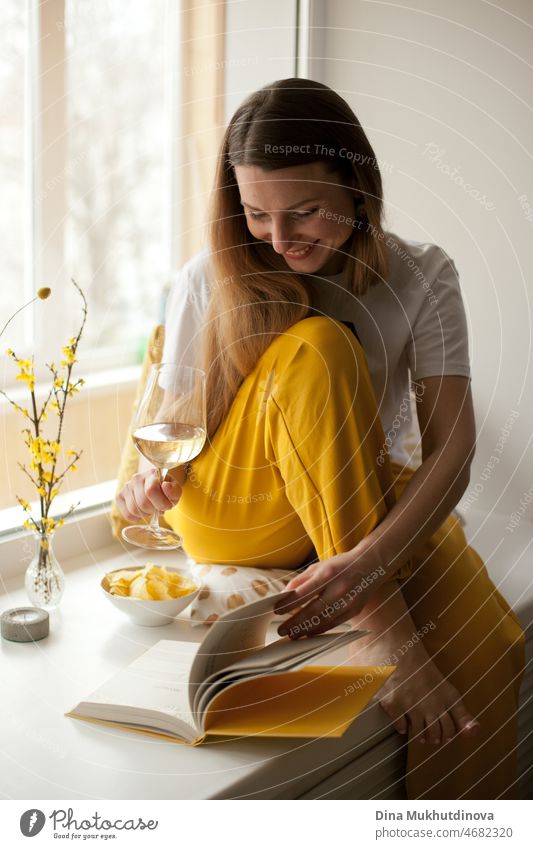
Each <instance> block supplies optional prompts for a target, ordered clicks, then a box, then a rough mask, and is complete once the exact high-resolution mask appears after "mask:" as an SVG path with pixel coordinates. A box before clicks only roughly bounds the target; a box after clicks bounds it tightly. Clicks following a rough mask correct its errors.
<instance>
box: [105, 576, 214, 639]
mask: <svg viewBox="0 0 533 849" xmlns="http://www.w3.org/2000/svg"><path fill="white" fill-rule="evenodd" d="M141 568H142V566H132V567H131V568H127V569H114V570H113V571H115V572H122V571H127V572H138V571H139V569H141ZM165 568H166V570H167V572H177V573H178V575H182V576H183V577H184V578H188V579H189V580H191V581H192V580H194V578H191V576H190V575H189V574H188V572H186V571H185V570H183V569H174V568H173V567H172V566H167V567H165ZM108 574H112V572H111V573H108ZM195 583H196V581H195ZM107 587H108V582H107V575H105V576H104V577H103V578H102V580H101V581H100V588H101V590H102V592H103V593H104V595H105V596H106V598H108V599H109V601H110V602H111V604H114V605H115V607H117V608H118V609H119V610H121V611H122V613H125V614H126V616H129V618H130V619H131V621H132V622H134V623H135V624H136V625H148V626H149V627H155V626H157V625H168V624H169V623H170V622H173V621H174V618H175V617H176V616H177V615H178V613H181V612H182V611H183V610H185V608H186V607H188V606H189V604H190V603H191V602H192V601H194V599H195V598H196V596H197V595H198V593H199V592H200V589H201V587H200V586H198V585H197V587H196V589H195V590H194V591H193V592H191V593H188V594H187V595H182V596H180V597H179V598H171V599H168V601H155V600H154V599H142V598H130V597H129V596H122V595H113V594H112V593H110V592H109V590H108V588H107Z"/></svg>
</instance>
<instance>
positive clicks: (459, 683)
mask: <svg viewBox="0 0 533 849" xmlns="http://www.w3.org/2000/svg"><path fill="white" fill-rule="evenodd" d="M382 210H383V197H382V183H381V177H380V172H379V167H378V163H377V161H376V159H375V156H374V153H373V151H372V148H371V146H370V144H369V142H368V139H367V138H366V135H365V133H364V131H363V129H362V128H361V126H360V124H359V122H358V120H357V118H356V117H355V115H354V114H353V112H352V110H351V109H350V107H349V106H348V105H347V103H346V102H345V101H344V100H343V99H342V98H341V97H340V96H339V95H337V94H336V93H335V92H333V91H332V90H331V89H329V88H328V87H327V86H323V85H321V84H319V83H316V82H312V81H310V80H302V79H290V80H281V81H278V82H276V83H274V84H273V85H271V86H268V87H265V88H263V89H261V90H260V91H258V92H256V93H254V94H253V95H251V96H250V97H249V98H248V99H247V100H246V101H245V102H244V103H243V104H242V106H241V107H240V108H239V109H238V110H237V112H236V113H235V115H234V117H233V118H232V120H231V122H230V124H229V126H228V128H227V131H226V134H225V137H224V140H223V144H222V150H221V154H220V158H219V163H218V169H217V175H216V180H215V188H214V193H213V208H212V215H211V230H210V239H209V246H208V249H207V250H205V251H203V252H202V253H201V254H199V255H198V256H196V257H195V258H194V259H193V260H191V261H190V262H189V263H188V264H187V265H186V266H185V268H184V269H183V272H182V275H181V278H180V281H179V285H177V286H176V287H175V289H174V291H173V293H172V295H171V297H170V299H169V305H168V315H167V331H166V344H165V351H164V359H166V360H171V361H178V362H182V363H183V364H186V365H201V366H203V367H204V368H205V369H206V371H207V373H208V422H209V435H210V440H209V443H208V445H207V446H206V448H205V449H204V451H203V452H202V454H201V455H200V457H199V458H197V459H196V460H195V461H194V462H193V463H192V464H191V467H192V472H193V474H194V479H195V482H197V481H201V483H202V486H201V487H199V486H198V485H195V486H192V485H191V480H192V476H191V478H190V479H188V480H187V481H185V480H184V478H183V477H182V478H181V480H179V481H178V480H175V481H171V480H169V481H167V482H165V483H163V485H162V487H159V485H158V484H157V482H156V480H155V477H154V475H153V474H152V473H151V472H142V473H139V474H138V475H136V476H135V477H134V478H133V479H132V480H131V481H130V482H129V483H128V484H127V485H126V486H125V487H124V489H123V490H122V492H121V493H120V494H119V496H118V503H119V506H120V507H121V509H122V512H123V513H124V516H125V517H126V518H127V519H128V520H135V519H138V518H140V517H143V516H147V515H149V514H150V513H151V512H152V510H153V507H154V506H155V507H157V508H158V509H159V510H168V511H169V512H167V514H166V516H167V519H169V520H170V521H171V523H172V525H173V526H174V527H175V528H176V529H177V530H178V531H179V532H180V533H181V534H182V536H183V538H184V544H185V548H186V550H187V551H188V553H189V554H190V555H191V556H192V557H193V558H195V559H196V560H197V561H199V562H206V563H208V562H216V563H232V564H239V565H241V566H243V567H245V566H246V565H254V566H263V567H266V568H268V567H270V568H273V567H280V566H281V567H286V568H294V569H295V570H296V569H301V568H302V566H304V565H305V564H309V563H310V562H311V561H313V560H318V562H315V563H313V565H310V566H308V567H307V568H305V569H304V570H303V571H300V572H299V573H298V575H297V577H295V578H294V579H293V581H292V582H291V584H290V585H289V586H290V588H291V589H294V592H295V596H294V598H296V599H298V600H299V603H300V604H304V606H303V607H302V609H301V611H300V613H298V614H297V615H295V616H293V617H292V618H291V619H290V620H289V621H287V622H285V623H284V625H283V626H282V628H281V629H280V633H287V634H289V636H291V637H298V636H300V635H302V634H309V633H317V632H319V631H324V630H327V629H329V628H331V627H333V626H334V625H337V624H339V623H340V622H342V621H344V620H346V619H348V618H351V619H352V620H353V621H354V623H355V624H356V625H358V626H364V627H367V628H369V629H371V630H372V632H373V635H372V637H369V638H367V641H366V645H365V646H363V647H362V648H361V649H360V653H361V657H360V658H358V660H360V661H361V662H364V659H365V658H368V659H369V660H370V659H371V660H372V661H373V662H385V663H392V664H395V665H397V670H396V671H395V673H394V675H393V676H391V678H390V679H389V681H388V682H387V684H386V686H385V687H384V688H383V690H382V691H381V692H380V702H381V705H382V707H383V708H384V709H385V711H386V712H387V713H388V714H389V716H390V717H391V720H392V721H393V723H394V725H395V727H396V729H397V730H398V732H399V733H401V734H406V735H408V741H409V742H408V759H407V772H406V783H407V792H408V795H409V797H410V798H426V799H430V798H454V799H455V798H491V799H492V798H512V797H514V796H516V781H517V775H516V745H517V740H516V727H517V706H518V690H519V685H520V679H521V675H522V670H523V665H524V637H523V632H522V629H521V627H520V625H519V623H518V620H517V619H516V617H515V616H514V614H513V613H512V611H511V610H510V609H509V607H508V605H507V604H506V602H505V601H504V599H503V598H502V597H501V595H500V594H499V593H498V592H497V590H496V589H495V587H494V585H493V584H492V583H491V581H490V579H489V577H488V575H487V572H486V569H485V567H484V565H483V563H482V561H481V559H480V557H479V556H478V554H477V553H476V552H475V551H474V550H473V549H472V548H470V547H469V546H468V545H467V543H466V540H465V537H464V534H463V532H462V529H461V525H460V522H459V520H458V519H457V518H456V517H455V516H454V515H451V511H452V510H453V508H454V506H455V505H456V504H457V502H458V501H459V499H460V497H461V495H462V494H463V492H464V491H465V489H466V487H467V485H468V482H469V468H470V463H471V459H472V456H473V453H474V445H475V424H474V416H473V408H472V398H471V391H470V380H469V376H470V369H469V361H468V339H467V330H466V321H465V315H464V309H463V304H462V299H461V293H460V287H459V282H458V278H457V272H456V269H455V266H454V264H453V261H452V260H451V259H450V258H449V257H448V256H447V255H446V253H445V252H444V251H443V250H442V249H440V248H438V247H437V246H436V245H433V244H429V243H427V244H421V243H417V242H408V241H406V240H403V239H400V238H399V237H397V236H395V235H394V234H391V233H388V232H386V231H384V230H383V222H382ZM410 380H411V384H410ZM410 388H411V389H413V388H414V390H415V393H416V400H417V404H416V411H417V418H418V422H419V425H420V432H421V447H422V462H421V464H420V465H419V466H418V468H416V469H414V468H413V467H412V465H413V463H414V461H413V459H412V456H411V454H410V452H409V450H408V447H407V446H408V443H409V436H410V432H411V417H410V409H411V408H410ZM410 464H411V465H410ZM265 493H268V494H269V496H270V497H269V498H268V499H267V498H264V497H263V498H261V497H260V496H261V495H263V496H264V494H265ZM229 495H231V496H232V497H231V498H229V497H225V496H229ZM233 496H236V497H235V498H233ZM174 505H175V506H174ZM170 508H172V509H170ZM292 606H293V607H294V604H293V605H292ZM317 623H319V624H317ZM424 743H425V744H426V745H423V744H424Z"/></svg>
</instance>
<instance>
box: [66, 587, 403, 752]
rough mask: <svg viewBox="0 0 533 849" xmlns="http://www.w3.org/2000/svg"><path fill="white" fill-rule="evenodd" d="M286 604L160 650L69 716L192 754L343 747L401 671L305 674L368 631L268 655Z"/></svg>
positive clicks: (261, 604)
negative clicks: (241, 748) (261, 746)
mask: <svg viewBox="0 0 533 849" xmlns="http://www.w3.org/2000/svg"><path fill="white" fill-rule="evenodd" d="M287 595H288V594H287V593H286V592H283V593H279V594H277V595H273V596H269V597H268V598H263V599H261V600H260V601H256V602H253V603H252V604H248V605H246V606H244V607H239V608H237V609H236V610H232V611H230V612H229V613H227V614H225V615H224V616H222V617H221V618H220V619H219V620H218V621H217V622H214V623H213V625H211V627H210V629H209V631H208V633H207V635H206V636H205V637H204V639H203V641H202V642H201V643H200V646H198V644H197V643H189V642H183V641H177V640H160V641H159V642H158V643H156V645H155V646H153V647H152V648H151V649H148V651H146V652H145V653H144V654H142V655H141V656H140V657H139V658H137V660H135V661H133V663H131V664H130V665H129V666H127V667H126V668H125V669H123V670H122V671H121V672H119V673H117V674H116V675H115V676H113V677H112V678H111V679H110V680H108V681H107V682H106V683H105V684H103V685H102V686H101V687H99V688H98V689H97V690H96V691H95V692H94V693H91V695H90V696H88V697H87V699H85V700H84V701H82V702H80V703H79V704H78V705H76V707H74V708H72V710H70V711H69V712H68V713H67V714H66V716H72V717H75V718H77V719H85V720H88V721H93V722H103V723H110V724H112V725H115V726H119V727H121V728H124V729H126V730H131V731H140V732H143V733H146V734H154V735H157V736H163V737H170V738H171V739H173V740H177V741H181V742H184V743H189V744H198V743H201V742H202V741H203V740H204V739H205V737H206V735H207V734H217V735H225V736H234V735H262V736H267V737H340V736H341V735H342V734H343V733H344V731H345V730H346V728H347V727H348V726H349V725H350V723H351V722H352V721H353V720H354V718H355V717H356V716H357V714H358V713H359V712H360V711H361V710H362V709H363V708H364V707H365V705H366V704H367V703H368V701H369V700H370V699H371V698H372V696H373V695H374V694H375V693H376V692H377V691H378V690H379V689H380V687H381V686H382V685H383V684H384V683H385V681H386V680H387V678H388V677H389V675H391V674H392V672H393V671H394V669H395V668H396V667H394V666H359V667H354V666H339V665H337V666H308V665H307V664H309V663H312V662H314V661H315V660H316V659H317V658H319V657H321V656H322V655H324V654H326V653H328V652H331V651H335V650H337V649H339V648H341V647H342V646H345V645H347V644H348V643H351V642H352V641H354V640H357V639H358V638H359V637H362V636H364V635H365V634H367V633H368V631H356V630H352V631H344V632H337V633H331V632H330V633H329V634H321V635H319V636H316V637H306V638H303V639H300V640H289V639H288V638H286V637H284V638H282V639H278V640H276V641H275V642H272V643H269V644H268V645H266V646H265V638H266V634H267V629H268V625H269V623H270V620H271V619H272V616H273V610H274V606H275V605H276V604H277V602H278V601H280V600H281V599H282V598H285V597H286V596H287ZM302 667H303V668H302Z"/></svg>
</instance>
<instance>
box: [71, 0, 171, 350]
mask: <svg viewBox="0 0 533 849" xmlns="http://www.w3.org/2000/svg"><path fill="white" fill-rule="evenodd" d="M170 14H171V13H170V11H169V4H168V3H166V2H165V0H130V2H128V3H127V4H126V6H125V4H124V2H122V0H99V2H98V3H94V2H93V0H66V2H65V68H66V75H65V82H66V85H65V88H66V116H65V124H66V138H67V144H66V162H65V174H66V179H65V190H66V191H65V205H66V218H65V271H66V276H67V278H70V277H71V276H74V277H77V278H78V279H79V282H80V283H83V282H84V283H85V286H86V288H87V295H88V300H89V310H90V315H91V321H90V322H89V324H88V326H87V333H86V338H85V346H86V347H87V346H90V348H92V349H93V350H94V349H102V348H103V349H104V351H105V350H106V349H107V351H109V349H114V351H115V352H116V354H119V352H121V353H122V357H123V358H124V359H126V360H130V361H131V359H132V357H134V356H135V355H136V354H137V353H138V351H139V349H140V348H141V347H142V341H143V339H144V337H145V335H146V333H147V330H149V328H150V326H151V325H153V324H155V323H156V321H157V320H158V318H159V317H160V315H161V310H162V298H163V292H164V286H165V283H166V282H167V281H168V279H169V277H170V275H171V270H172V269H171V263H172V258H171V253H170V247H171V246H170V240H169V232H170V228H169V226H168V221H169V219H171V217H172V198H171V194H170V187H171V186H172V175H171V172H170V169H171V160H170V157H169V155H168V149H169V147H170V144H171V139H170V138H169V128H170V120H169V114H168V112H169V109H170V106H171V103H172V92H169V91H168V86H169V80H171V78H172V75H171V73H170V71H171V69H170V67H169V66H170V63H171V62H173V61H175V59H176V56H175V55H173V56H170V55H169V53H168V52H167V51H166V49H165V47H166V33H167V31H168V27H169V23H170V22H169V20H168V19H169V16H170ZM176 47H177V49H179V42H178V41H177V40H176ZM122 357H121V358H122Z"/></svg>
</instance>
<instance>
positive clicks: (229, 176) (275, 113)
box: [202, 78, 388, 435]
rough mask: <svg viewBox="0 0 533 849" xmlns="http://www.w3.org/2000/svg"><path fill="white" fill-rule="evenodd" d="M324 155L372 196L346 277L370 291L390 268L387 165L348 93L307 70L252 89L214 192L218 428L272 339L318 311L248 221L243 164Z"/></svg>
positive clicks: (206, 345)
mask: <svg viewBox="0 0 533 849" xmlns="http://www.w3.org/2000/svg"><path fill="white" fill-rule="evenodd" d="M272 151H277V152H272ZM317 161H323V162H325V163H326V165H327V166H328V169H330V170H331V171H332V172H335V173H337V174H340V176H341V179H342V181H343V184H344V185H345V186H346V187H348V188H352V189H353V190H354V193H356V194H357V195H359V196H362V197H363V204H364V205H363V209H362V211H360V213H359V218H358V222H357V223H358V226H357V227H354V232H353V236H352V237H351V240H350V242H349V243H348V244H347V245H343V251H345V252H346V262H345V265H344V269H343V274H344V276H345V281H346V283H347V284H348V286H349V288H350V289H351V291H352V292H353V293H354V294H355V295H362V294H364V292H365V291H366V290H367V289H368V287H369V286H371V285H374V284H375V283H378V282H379V281H381V280H384V279H385V278H386V275H387V271H388V267H387V254H386V249H385V244H384V239H383V229H382V213H383V193H382V192H383V190H382V182H381V175H380V172H379V167H378V163H377V160H376V158H375V155H374V152H373V150H372V147H371V146H370V143H369V141H368V139H367V137H366V135H365V133H364V131H363V129H362V127H361V125H360V123H359V121H358V120H357V118H356V116H355V115H354V113H353V112H352V110H351V108H350V107H349V106H348V104H347V103H346V101H345V100H343V98H342V97H340V95H338V94H337V93H336V92H335V91H333V89H331V88H329V87H328V86H326V85H323V84H322V83H318V82H314V81H313V80H306V79H299V78H295V79H286V80H278V81H277V82H275V83H272V84H271V85H268V86H265V87H264V88H261V89H259V91H256V92H255V93H254V94H252V95H250V96H249V97H248V98H247V99H246V100H245V101H244V103H242V105H241V106H240V107H239V108H238V109H237V111H236V112H235V114H234V116H233V118H232V119H231V121H230V123H229V125H228V127H227V130H226V132H225V134H224V138H223V141H222V146H221V150H220V154H219V159H218V164H217V170H216V176H215V185H214V189H213V193H212V197H211V208H210V216H209V218H210V224H209V246H210V261H211V272H212V280H211V281H210V288H211V293H210V302H209V308H208V312H207V320H206V324H205V327H204V333H203V350H202V361H203V362H202V365H203V368H205V370H206V372H207V375H208V377H207V414H208V422H209V426H208V430H209V434H210V435H212V434H213V433H214V432H215V431H216V429H217V428H218V426H219V424H220V423H221V421H222V419H223V418H224V416H225V415H226V413H227V412H228V410H229V407H230V406H231V403H232V401H233V399H234V397H235V394H236V392H237V390H238V388H239V386H240V384H241V383H242V381H243V380H244V378H245V377H246V376H247V375H248V374H249V373H250V372H251V371H252V370H253V368H254V367H255V365H256V364H257V362H258V360H259V358H260V356H261V354H263V352H264V351H265V350H266V348H267V347H268V346H269V344H270V343H271V341H272V340H273V339H274V338H275V337H276V336H278V335H279V334H280V333H283V332H284V331H285V330H287V329H288V328H289V327H291V325H293V324H295V323H296V322H297V321H299V320H300V319H302V318H305V317H306V316H307V315H309V313H310V305H311V303H310V295H309V291H308V289H307V286H306V284H305V281H304V278H303V277H301V276H300V275H298V274H297V273H295V272H292V271H289V270H288V269H287V265H286V263H285V262H284V260H283V259H282V258H281V257H280V256H278V255H277V254H276V253H275V251H273V250H272V248H271V246H270V245H268V244H267V243H265V242H262V241H258V240H256V239H254V237H253V236H252V234H251V233H250V231H249V230H248V227H247V225H246V219H245V216H244V212H243V209H242V206H241V203H240V194H239V188H238V184H237V179H236V177H235V171H234V168H235V166H236V165H256V166H259V167H261V168H263V169H265V170H276V169H279V168H289V167H292V166H295V165H304V164H309V163H311V162H317ZM354 208H355V205H354Z"/></svg>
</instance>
